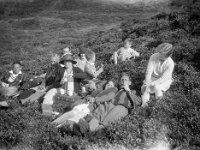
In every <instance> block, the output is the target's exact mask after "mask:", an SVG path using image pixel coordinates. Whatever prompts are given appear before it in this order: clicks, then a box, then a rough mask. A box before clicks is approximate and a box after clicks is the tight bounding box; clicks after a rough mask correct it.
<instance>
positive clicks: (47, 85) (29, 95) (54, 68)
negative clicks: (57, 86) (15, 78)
mask: <svg viewBox="0 0 200 150" xmlns="http://www.w3.org/2000/svg"><path fill="white" fill-rule="evenodd" d="M59 61H60V57H59V55H58V54H52V55H51V58H50V62H51V63H50V66H49V67H48V68H47V71H46V73H45V74H43V75H40V76H38V77H36V78H34V79H33V81H32V82H36V83H37V82H38V81H40V85H39V86H35V87H33V88H31V89H30V90H25V91H24V92H22V93H21V94H20V95H19V96H18V99H19V100H20V101H21V103H22V104H24V103H26V102H28V101H29V102H35V101H37V100H38V99H39V98H41V97H42V96H44V94H45V93H46V92H47V91H49V90H50V89H52V88H54V82H55V80H56V75H57V74H58V71H59V70H60V69H61V66H60V64H59ZM26 84H29V82H28V83H26ZM35 85H37V84H35ZM24 86H26V85H24Z"/></svg>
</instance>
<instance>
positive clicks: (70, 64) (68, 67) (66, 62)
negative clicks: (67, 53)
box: [64, 61, 73, 70]
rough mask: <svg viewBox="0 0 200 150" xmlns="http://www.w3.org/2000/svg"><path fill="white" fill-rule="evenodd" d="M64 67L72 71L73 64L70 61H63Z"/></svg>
mask: <svg viewBox="0 0 200 150" xmlns="http://www.w3.org/2000/svg"><path fill="white" fill-rule="evenodd" d="M64 66H65V68H66V69H67V70H72V68H73V64H72V62H71V61H64Z"/></svg>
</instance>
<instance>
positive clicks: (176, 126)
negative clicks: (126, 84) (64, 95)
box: [0, 0, 200, 150]
mask: <svg viewBox="0 0 200 150" xmlns="http://www.w3.org/2000/svg"><path fill="white" fill-rule="evenodd" d="M36 2H37V1H35V2H34V5H30V7H28V3H24V4H23V5H22V4H20V7H21V8H23V7H25V6H26V8H33V9H21V8H20V7H14V8H17V9H14V8H12V7H11V6H12V5H13V6H14V4H13V3H10V4H9V5H8V4H4V7H3V8H6V9H5V10H7V11H4V12H9V13H7V14H6V13H2V19H1V20H0V31H1V35H0V45H1V46H0V67H1V71H0V72H1V73H4V70H5V69H8V68H10V62H11V61H12V60H15V59H23V62H24V64H25V70H24V71H26V72H29V73H30V74H40V73H41V72H42V71H43V68H45V65H46V64H47V61H48V55H49V54H50V53H51V52H57V53H60V52H61V50H62V48H64V47H66V46H68V45H70V46H71V48H72V50H73V52H74V53H77V50H78V48H80V47H86V48H91V49H92V50H93V51H95V52H96V54H97V63H103V64H105V71H104V73H103V74H102V75H101V78H106V79H109V78H115V79H116V80H118V79H119V75H120V73H121V72H122V71H128V72H129V73H130V74H131V79H132V82H133V84H132V88H133V89H136V90H137V94H138V95H139V94H140V86H141V84H142V81H143V79H144V73H145V69H146V65H147V61H148V59H149V56H150V55H151V54H152V53H153V52H154V49H155V47H156V46H157V45H158V44H160V43H161V42H170V43H172V44H173V45H174V50H175V52H174V55H173V59H174V60H175V62H176V67H175V72H174V76H173V77H174V80H175V82H174V83H173V85H172V87H171V89H170V90H169V91H168V92H167V93H166V95H165V97H164V99H163V100H162V101H160V102H157V104H156V105H155V100H154V98H153V97H152V103H151V104H150V106H151V107H150V108H149V109H146V110H144V109H142V108H137V110H136V111H133V112H132V113H131V114H130V115H129V116H127V117H126V118H124V119H123V120H122V121H119V122H118V123H115V124H112V125H111V126H109V127H108V128H106V131H105V133H104V134H94V133H88V134H86V135H79V134H77V133H71V132H69V131H68V129H67V127H65V128H63V129H61V130H57V129H55V128H53V127H52V126H51V125H50V124H49V122H50V121H51V120H49V119H48V118H44V117H43V116H41V113H40V106H39V105H38V104H27V105H25V106H18V107H16V106H13V107H12V108H9V109H2V108H1V109H0V114H1V118H0V124H1V125H0V147H1V148H2V149H3V148H8V149H34V150H35V149H42V150H43V149H47V150H49V149H56V150H57V149H69V150H70V149H136V148H138V149H145V148H146V149H150V148H152V147H156V146H157V147H159V146H160V145H161V147H162V148H171V149H175V150H196V149H200V145H199V143H200V136H199V132H200V95H199V92H200V72H199V69H200V68H199V66H200V61H199V54H200V51H199V50H200V44H199V40H200V37H199V22H200V16H199V14H200V10H199V6H200V4H199V2H198V1H177V0H176V1H173V2H172V3H171V4H170V5H169V8H170V9H171V10H170V9H160V10H159V11H157V10H155V7H153V6H152V7H147V9H145V8H146V7H144V6H143V7H139V8H138V7H135V6H126V7H125V5H124V8H123V9H122V7H121V5H120V6H119V5H117V6H116V7H114V8H113V7H111V6H110V5H109V6H107V7H100V5H98V7H99V9H98V11H95V13H94V9H93V12H91V10H89V9H84V8H83V7H81V6H80V7H81V8H80V7H79V5H75V4H73V3H71V5H75V6H76V8H73V9H68V8H67V7H66V6H65V5H67V3H65V5H62V7H60V6H59V5H58V3H57V2H56V3H55V2H53V3H52V2H50V1H49V2H50V3H49V2H48V5H47V3H46V4H45V3H41V2H39V1H38V2H39V3H36ZM60 2H64V1H60ZM65 2H67V1H65ZM70 2H72V1H70ZM75 2H77V1H75ZM40 3H41V4H40ZM39 4H40V6H41V9H40V7H39ZM96 4H97V3H94V5H95V6H97V5H96ZM85 5H89V4H87V3H86V4H85ZM33 6H34V7H33ZM44 6H45V7H44ZM37 7H38V10H37V11H35V9H36V8H37ZM84 7H85V6H84ZM88 7H89V8H90V7H91V5H89V6H88ZM92 7H93V5H92ZM11 8H12V9H11ZM61 8H62V9H61ZM70 8H72V7H71V6H70ZM94 8H95V9H96V7H94ZM111 8H112V9H115V10H116V11H114V10H112V9H111ZM119 8H120V9H121V11H119V10H120V9H119ZM130 8H131V9H130ZM133 8H134V9H133ZM150 8H151V9H150ZM103 9H104V10H105V11H102V10H103ZM8 10H9V11H8ZM11 10H12V11H11ZM145 10H146V11H145ZM169 10H170V11H169ZM15 11H17V12H18V11H19V12H20V13H19V14H18V13H11V12H15ZM24 11H25V12H27V13H24ZM127 37H129V38H131V39H132V40H133V41H134V42H133V47H134V48H135V49H137V51H139V52H140V53H141V57H140V58H138V59H136V60H135V61H133V62H131V63H129V64H127V63H124V64H121V65H118V66H114V65H113V64H110V63H109V62H108V59H109V57H110V56H111V54H112V53H113V51H115V50H116V49H117V48H118V47H119V46H120V44H121V42H122V40H123V39H124V38H127ZM162 148H158V149H162Z"/></svg>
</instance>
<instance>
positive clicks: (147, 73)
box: [144, 56, 154, 85]
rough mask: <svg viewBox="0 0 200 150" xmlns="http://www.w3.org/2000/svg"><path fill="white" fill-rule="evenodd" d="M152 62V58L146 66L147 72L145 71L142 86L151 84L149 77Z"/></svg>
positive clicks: (151, 70)
mask: <svg viewBox="0 0 200 150" xmlns="http://www.w3.org/2000/svg"><path fill="white" fill-rule="evenodd" d="M153 61H154V57H152V56H151V57H150V59H149V62H148V65H147V71H146V76H145V81H144V84H146V85H148V84H150V82H151V76H152V73H153Z"/></svg>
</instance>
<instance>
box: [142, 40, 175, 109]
mask: <svg viewBox="0 0 200 150" xmlns="http://www.w3.org/2000/svg"><path fill="white" fill-rule="evenodd" d="M156 51H157V53H155V54H153V55H151V57H150V59H149V63H148V66H147V71H146V77H145V80H144V84H143V86H142V88H141V90H142V107H146V106H148V104H147V102H148V101H149V99H150V93H155V96H156V99H161V98H162V97H163V93H164V92H165V91H167V90H168V89H169V88H170V85H171V83H172V81H173V79H172V73H173V70H174V61H173V60H172V58H171V55H172V52H173V51H172V45H171V44H169V43H162V44H160V45H159V46H158V47H157V48H156Z"/></svg>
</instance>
